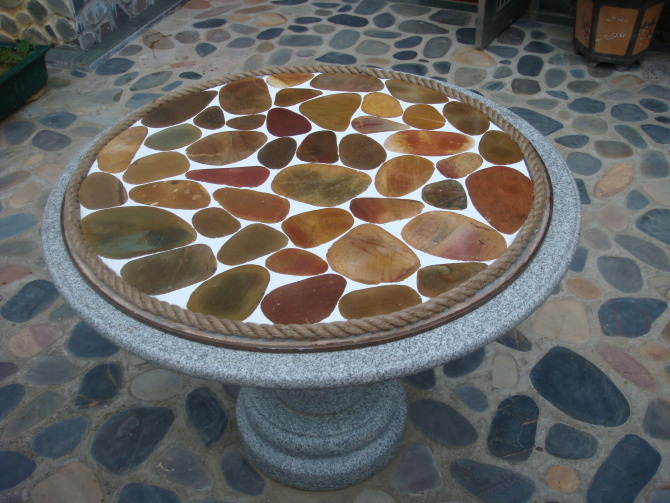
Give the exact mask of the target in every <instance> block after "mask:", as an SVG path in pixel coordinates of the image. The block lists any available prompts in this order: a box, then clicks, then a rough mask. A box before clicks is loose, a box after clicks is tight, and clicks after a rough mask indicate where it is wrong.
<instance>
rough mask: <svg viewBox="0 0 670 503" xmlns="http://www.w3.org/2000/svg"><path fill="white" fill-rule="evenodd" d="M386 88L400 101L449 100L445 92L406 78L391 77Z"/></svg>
mask: <svg viewBox="0 0 670 503" xmlns="http://www.w3.org/2000/svg"><path fill="white" fill-rule="evenodd" d="M386 88H387V89H388V90H389V92H390V93H391V94H392V95H393V96H395V97H396V98H398V99H399V100H400V101H405V102H407V103H423V104H425V105H430V104H434V103H446V102H447V101H449V98H447V97H446V96H445V95H444V94H442V93H440V92H438V91H433V90H432V89H428V88H427V87H425V86H422V85H419V84H413V83H411V82H405V81H404V80H398V79H391V80H387V81H386Z"/></svg>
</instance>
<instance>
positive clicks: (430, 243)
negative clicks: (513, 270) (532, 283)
mask: <svg viewBox="0 0 670 503" xmlns="http://www.w3.org/2000/svg"><path fill="white" fill-rule="evenodd" d="M402 237H403V238H404V239H405V241H406V242H407V243H408V244H409V245H410V246H412V247H414V248H416V249H417V250H421V251H423V252H426V253H428V254H430V255H434V256H436V257H442V258H446V259H452V260H468V261H472V260H475V261H486V260H494V259H496V258H498V257H499V256H500V255H502V253H503V252H504V251H505V250H506V249H507V244H506V242H505V238H503V237H502V235H501V234H499V233H498V232H497V231H496V230H495V229H492V228H491V227H489V226H488V225H486V224H483V223H481V222H478V221H477V220H474V219H472V218H469V217H466V216H464V215H459V214H458V213H452V212H450V211H429V212H427V213H422V214H421V215H419V216H418V217H414V218H413V219H412V220H410V221H409V223H407V225H405V227H403V229H402Z"/></svg>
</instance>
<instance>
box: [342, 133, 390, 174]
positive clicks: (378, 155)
mask: <svg viewBox="0 0 670 503" xmlns="http://www.w3.org/2000/svg"><path fill="white" fill-rule="evenodd" d="M340 160H341V161H342V164H344V165H345V166H348V167H350V168H354V169H375V168H378V167H379V166H380V165H381V163H383V162H384V161H385V160H386V150H384V147H382V146H381V145H380V144H379V143H377V142H376V141H375V140H373V139H372V138H370V137H369V136H365V135H363V134H357V133H354V134H349V135H347V136H345V137H344V138H342V140H341V141H340Z"/></svg>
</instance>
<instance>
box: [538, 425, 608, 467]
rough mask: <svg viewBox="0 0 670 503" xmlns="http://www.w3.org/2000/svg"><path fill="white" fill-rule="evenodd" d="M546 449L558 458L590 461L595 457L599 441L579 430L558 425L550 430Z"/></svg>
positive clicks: (545, 442) (545, 444) (545, 443)
mask: <svg viewBox="0 0 670 503" xmlns="http://www.w3.org/2000/svg"><path fill="white" fill-rule="evenodd" d="M544 448H545V449H546V451H547V452H548V453H549V454H551V455H552V456H556V457H557V458H561V459H588V458H590V457H593V456H594V455H595V453H596V449H597V448H598V440H596V437H594V436H593V435H591V434H589V433H586V432H584V431H581V430H578V429H577V428H573V427H572V426H568V425H566V424H561V423H557V424H555V425H553V426H552V427H551V428H550V429H549V432H548V433H547V438H546V439H545V441H544Z"/></svg>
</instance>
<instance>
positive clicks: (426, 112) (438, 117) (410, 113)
mask: <svg viewBox="0 0 670 503" xmlns="http://www.w3.org/2000/svg"><path fill="white" fill-rule="evenodd" d="M402 120H404V121H405V123H406V124H407V125H409V126H412V127H414V128H417V129H440V128H441V127H442V126H444V124H445V123H446V121H445V120H444V117H442V114H441V113H440V112H438V111H437V110H435V108H434V107H432V106H431V105H412V106H410V107H407V109H406V110H405V113H404V114H403V116H402Z"/></svg>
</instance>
